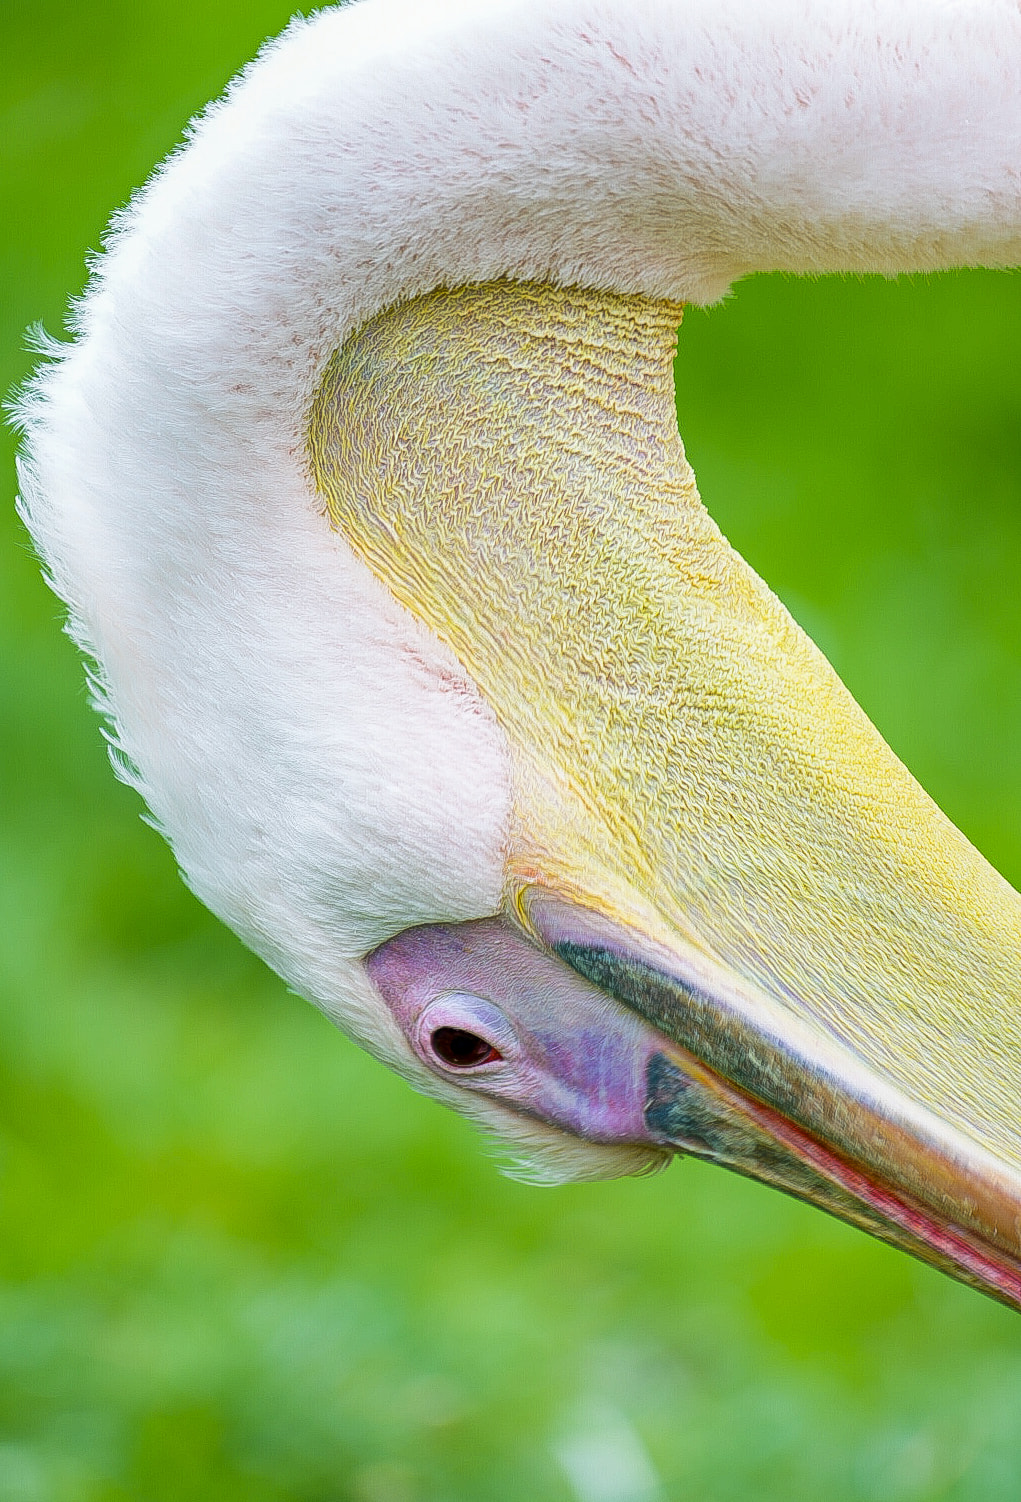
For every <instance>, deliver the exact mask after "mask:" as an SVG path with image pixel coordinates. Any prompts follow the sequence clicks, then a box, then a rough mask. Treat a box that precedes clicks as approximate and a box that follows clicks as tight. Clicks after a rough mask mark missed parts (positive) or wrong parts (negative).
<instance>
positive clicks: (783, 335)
mask: <svg viewBox="0 0 1021 1502" xmlns="http://www.w3.org/2000/svg"><path fill="white" fill-rule="evenodd" d="M287 18H288V8H287V5H286V3H284V4H279V3H275V0H243V3H242V0H212V3H209V0H205V3H202V4H198V3H195V0H179V3H177V4H175V5H173V6H168V5H165V4H162V3H154V0H94V3H91V4H89V5H87V6H83V5H81V4H79V3H66V0H3V3H2V7H0V91H2V92H0V173H2V177H0V183H2V194H3V203H2V207H0V226H2V229H0V238H2V242H3V243H2V249H0V255H2V269H0V299H2V313H0V317H2V338H0V361H2V380H0V384H2V386H3V387H4V388H5V389H9V388H10V387H11V386H12V385H13V384H14V383H16V382H17V381H19V380H20V379H22V378H23V377H24V375H25V373H26V371H27V370H28V368H29V365H30V363H31V360H30V356H29V354H28V353H27V352H26V348H25V344H24V331H25V329H26V327H27V326H28V325H29V324H30V323H32V322H34V321H36V320H39V321H41V322H42V323H43V324H44V325H45V326H46V328H47V329H48V330H50V331H51V332H59V330H60V328H61V323H62V318H63V313H64V308H65V305H66V300H67V298H68V296H69V294H73V293H75V292H76V291H77V290H79V289H80V287H81V285H82V282H83V277H84V258H85V256H86V254H87V253H88V252H89V251H90V250H91V249H95V248H96V247H98V245H99V244H100V240H101V236H102V233H103V227H104V224H105V222H106V220H107V217H108V215H109V213H110V212H111V210H113V209H114V208H116V207H117V206H118V205H120V204H122V203H124V201H125V200H126V198H127V197H128V195H129V193H130V192H131V190H132V188H133V187H134V186H135V185H136V184H137V183H139V182H140V181H141V180H142V179H144V177H145V176H146V174H147V173H148V171H149V170H150V168H151V166H152V165H153V163H154V162H155V161H156V160H157V159H158V158H159V157H160V156H161V155H162V154H163V153H164V152H165V151H167V150H168V149H169V148H170V147H172V146H173V145H174V144H175V143H176V142H177V141H178V140H179V138H180V133H181V128H182V125H183V123H184V121H185V120H186V119H187V117H188V116H189V115H190V114H191V113H193V112H194V111H195V110H196V109H198V108H199V107H200V106H201V105H202V104H203V102H204V101H205V100H206V99H207V98H208V97H209V96H210V95H213V94H215V93H216V92H218V91H219V90H220V88H221V87H222V85H223V84H224V82H225V81H226V80H227V78H228V77H229V76H230V74H231V73H232V72H233V71H234V70H235V69H236V68H237V67H238V66H239V65H240V64H242V63H243V62H244V61H245V60H246V59H247V58H248V57H249V56H250V55H251V54H252V52H253V51H254V50H255V48H256V47H257V46H258V45H259V43H260V42H261V41H262V40H263V38H264V37H265V36H267V35H269V34H272V33H273V32H275V31H277V30H278V29H279V28H280V27H281V26H282V25H283V23H284V22H285V21H286V20H287ZM1019 334H1021V279H1019V278H1017V277H1009V276H1005V275H992V274H981V275H980V274H969V275H966V276H953V277H942V278H938V279H918V280H910V281H900V282H897V283H885V282H880V281H836V280H828V281H824V282H816V283H807V282H806V283H796V282H793V281H784V280H780V279H776V278H772V279H759V280H756V281H752V282H749V283H747V284H745V285H743V286H741V287H740V288H739V289H738V290H737V292H736V293H735V294H734V296H733V297H732V298H731V299H730V300H729V301H728V302H727V303H726V304H725V305H723V306H722V307H720V308H718V309H716V310H714V311H713V312H711V313H708V314H706V313H702V312H691V313H690V314H689V316H688V318H687V320H686V323H685V327H684V329H683V331H682V338H681V357H680V360H679V363H678V399H679V409H680V415H681V424H682V432H683V433H684V434H685V436H686V440H687V443H688V448H689V453H690V455H691V457H692V459H693V461H694V463H695V467H696V470H697V471H698V473H699V475H700V479H701V482H702V488H703V493H704V494H705V495H706V497H707V499H708V502H709V505H710V508H711V509H712V510H713V512H714V514H715V515H716V516H717V518H718V519H719V520H720V521H721V523H722V525H723V527H724V529H725V531H726V532H727V533H728V534H729V536H730V537H731V539H732V540H733V541H734V542H735V544H736V545H737V546H738V547H739V548H740V550H741V551H742V552H743V553H744V554H745V555H746V556H747V557H749V558H750V560H751V561H752V563H753V564H754V565H755V566H756V567H757V568H758V569H759V570H760V571H761V572H762V573H763V574H764V575H765V577H766V578H767V579H768V580H769V581H770V582H771V583H772V584H773V586H774V587H775V588H776V589H777V591H778V592H779V593H780V595H781V596H782V597H783V598H784V599H785V600H786V601H787V603H788V604H789V606H790V608H791V609H792V610H793V612H794V614H795V615H796V616H798V618H799V619H800V620H801V621H802V623H803V624H804V625H805V626H806V627H807V628H808V629H809V630H810V631H811V632H812V634H813V635H814V636H815V637H816V639H817V640H818V641H819V642H820V644H821V645H822V646H823V648H824V649H825V650H826V651H827V652H828V653H829V655H830V656H831V658H832V659H833V661H834V662H835V664H836V666H837V668H838V669H839V671H840V672H841V673H842V674H843V675H844V677H845V678H846V680H847V681H848V683H849V684H850V686H851V688H852V689H853V690H854V692H855V693H856V694H857V695H858V697H859V698H860V699H861V701H862V702H863V703H864V705H865V706H866V708H867V709H868V710H869V712H870V713H871V714H872V716H873V717H874V718H875V720H876V721H877V722H878V724H879V725H880V727H881V728H882V730H883V731H884V733H885V734H886V735H887V737H888V738H889V739H890V741H891V742H892V743H893V745H894V747H895V749H896V750H897V751H898V752H899V753H900V754H901V755H902V756H903V757H904V759H905V760H906V761H907V763H908V764H909V766H911V768H912V769H913V770H914V771H915V773H916V774H917V775H918V776H919V778H920V779H921V780H922V782H923V783H924V784H925V785H926V786H927V787H928V788H929V789H930V791H931V792H932V793H933V794H934V795H935V797H936V798H937V799H938V801H939V802H940V803H941V804H942V805H943V807H944V808H945V809H946V810H947V811H948V812H949V813H950V815H951V816H952V817H953V818H954V819H955V820H956V821H957V822H958V823H960V824H961V825H962V826H963V828H964V829H965V830H966V831H967V832H968V834H969V835H970V836H971V837H972V838H973V839H974V840H975V841H976V842H977V843H978V844H979V846H980V847H981V848H982V849H983V850H984V851H985V852H986V853H987V854H988V855H989V857H990V858H991V859H992V860H993V861H994V862H995V863H996V864H997V865H998V866H999V867H1000V869H1001V870H1002V871H1004V872H1005V874H1006V875H1007V876H1008V877H1010V878H1012V879H1013V880H1014V881H1015V882H1016V881H1018V880H1019V879H1021V652H1019V644H1021V586H1019V580H1018V571H1019V562H1021V494H1019V489H1021V424H1019V415H1021V414H1019V407H1021V360H1019V355H1018V350H1019ZM2 473H3V479H2V487H3V505H2V507H0V526H2V528H3V539H2V547H0V571H2V573H0V579H2V582H0V629H2V632H3V643H4V650H3V655H2V662H0V673H2V677H0V692H2V696H3V698H2V703H3V710H2V724H0V758H2V762H0V766H2V771H0V779H2V810H3V826H2V827H3V835H2V862H3V871H2V877H0V1133H2V1135H0V1502H51V1499H52V1502H127V1499H131V1502H231V1499H235V1498H236V1499H245V1502H248V1499H251V1502H283V1499H288V1502H290V1499H293V1502H341V1499H343V1502H348V1499H350V1502H475V1499H478V1502H497V1499H499V1502H547V1499H548V1502H656V1499H664V1502H665V1499H692V1502H724V1499H756V1502H770V1499H776V1502H798V1499H805V1502H817V1499H819V1498H823V1497H825V1498H827V1499H829V1502H844V1499H848V1502H850V1499H855V1502H859V1499H862V1502H864V1499H876V1502H901V1499H905V1502H906V1499H910V1502H922V1499H925V1502H929V1499H937V1498H939V1499H954V1502H964V1499H973V1502H995V1499H999V1498H1004V1499H1016V1498H1018V1497H1019V1496H1021V1320H1019V1319H1018V1317H1017V1316H1016V1315H1013V1314H1010V1313H1008V1312H1007V1311H1005V1310H1003V1309H1001V1308H999V1307H998V1306H996V1305H994V1304H992V1303H990V1302H988V1301H986V1300H984V1299H983V1298H981V1297H980V1296H978V1295H976V1294H973V1293H971V1292H968V1291H966V1290H964V1289H963V1288H960V1287H958V1286H956V1285H954V1284H951V1283H949V1282H947V1281H945V1280H943V1279H941V1278H940V1277H938V1276H937V1275H936V1274H933V1273H931V1272H929V1271H927V1270H926V1269H924V1268H922V1267H920V1266H917V1265H915V1264H914V1263H912V1262H911V1261H909V1260H908V1259H907V1258H905V1257H903V1256H902V1255H900V1254H897V1253H894V1252H892V1251H889V1250H887V1249H885V1248H883V1247H880V1246H878V1245H877V1244H875V1243H873V1242H870V1241H868V1240H866V1239H865V1238H864V1237H862V1236H860V1235H858V1234H856V1233H854V1232H852V1231H850V1230H847V1229H845V1228H844V1227H842V1226H840V1225H837V1224H835V1223H832V1222H830V1221H828V1220H826V1219H825V1218H824V1217H823V1216H821V1215H819V1214H816V1213H814V1212H812V1211H809V1210H807V1209H805V1208H803V1207H801V1206H798V1205H795V1204H793V1203H789V1202H787V1201H785V1200H783V1199H782V1198H780V1197H779V1196H777V1195H775V1194H772V1193H769V1192H767V1191H765V1190H762V1189H760V1188H758V1187H756V1186H754V1185H751V1184H747V1183H744V1182H741V1181H739V1180H736V1179H733V1178H731V1177H730V1176H728V1175H725V1174H723V1173H721V1172H718V1171H713V1170H708V1169H704V1168H702V1167H701V1166H699V1165H697V1164H695V1163H682V1164H678V1165H675V1166H674V1167H672V1168H671V1169H670V1170H669V1171H668V1172H667V1173H666V1174H664V1175H662V1176H661V1177H660V1178H658V1179H655V1180H651V1181H632V1182H623V1183H615V1184H605V1185H594V1186H592V1185H590V1186H576V1187H571V1188H562V1189H556V1190H550V1189H537V1188H532V1187H527V1186H524V1185H520V1184H516V1183H512V1182H509V1181H508V1180H506V1179H505V1178H502V1177H501V1176H500V1175H499V1173H498V1172H497V1169H496V1167H495V1166H494V1164H493V1162H492V1160H491V1158H490V1157H489V1156H487V1153H486V1151H485V1150H484V1148H483V1147H482V1146H481V1145H480V1143H479V1141H478V1139H477V1138H476V1137H475V1135H474V1134H473V1132H472V1131H471V1130H470V1129H469V1128H467V1127H466V1126H465V1125H464V1124H462V1123H461V1122H459V1121H458V1120H455V1119H454V1118H453V1117H451V1116H448V1115H446V1114H445V1113H444V1112H443V1111H442V1110H441V1109H440V1108H438V1107H436V1106H434V1105H432V1104H430V1103H427V1102H425V1101H422V1100H419V1099H417V1098H416V1097H414V1096H413V1095H412V1094H411V1093H410V1092H409V1091H408V1090H407V1089H406V1087H405V1086H403V1085H402V1084H400V1083H399V1082H398V1081H396V1080H394V1079H391V1078H390V1077H389V1076H388V1075H387V1074H386V1073H385V1072H384V1071H383V1070H382V1069H381V1068H379V1067H378V1066H377V1065H375V1064H374V1063H372V1062H371V1061H369V1060H368V1059H366V1058H364V1057H362V1056H361V1055H360V1054H359V1053H358V1052H357V1051H356V1050H355V1049H354V1048H353V1047H352V1046H351V1045H349V1044H348V1043H347V1042H346V1041H345V1040H343V1039H342V1038H341V1037H340V1036H339V1035H338V1034H336V1033H335V1032H334V1031H333V1030H332V1028H331V1027H330V1026H329V1025H328V1024H327V1023H326V1022H325V1021H324V1020H323V1019H322V1018H321V1017H319V1016H318V1015H317V1014H316V1013H315V1012H313V1011H312V1010H311V1009H310V1008H309V1007H307V1006H306V1005H305V1004H304V1003H302V1002H301V1001H299V1000H297V999H296V998H294V997H292V996H289V995H287V994H286V993H285V991H284V988H283V987H282V985H281V984H280V983H279V982H278V981H277V980H276V979H275V978H274V977H273V976H272V975H270V974H268V973H267V972H266V971H265V970H264V969H263V968H262V967H261V965H260V964H259V963H258V962H257V961H255V960H254V959H252V958H251V957H250V956H248V955H247V954H246V953H245V952H244V951H243V950H242V948H241V947H240V945H239V944H238V943H237V942H236V941H235V940H234V939H233V938H232V936H231V935H230V934H228V933H226V932H225V931H224V930H223V929H222V928H220V927H219V926H218V925H217V924H216V923H215V922H214V921H213V920H212V919H211V918H210V917H209V916H207V914H206V913H205V912H204V911H203V910H202V909H201V908H200V907H199V905H198V904H197V903H196V902H195V901H194V900H193V899H192V898H191V897H190V896H189V894H188V893H187V892H186V891H185V889H184V888H183V886H182V885H181V884H180V882H179V881H178V879H177V877H176V875H175V871H174V868H173V863H172V861H171V859H170V856H169V854H168V852H167V851H166V849H165V848H164V847H163V845H162V844H161V843H160V841H159V840H158V839H157V837H156V836H155V835H154V834H153V833H152V832H151V831H149V830H148V829H147V828H146V827H145V826H144V825H143V824H142V822H141V820H140V818H139V813H140V809H139V806H138V802H137V800H136V798H135V796H134V795H133V794H132V793H130V792H129V791H128V790H126V789H125V788H123V787H121V786H119V785H118V784H116V783H115V782H114V780H113V778H112V777H111V775H110V772H109V769H108V766H107V764H106V759H105V755H104V748H103V743H102V740H101V737H100V733H99V726H98V723H97V721H96V720H95V718H94V717H93V716H92V714H91V713H90V711H89V710H88V708H87V706H86V697H85V690H84V686H83V679H82V673H81V669H80V666H79V664H78V663H77V662H76V660H75V658H74V655H73V653H72V651H71V649H70V647H69V646H68V644H67V643H66V642H65V641H64V640H63V639H62V638H61V636H60V631H59V625H60V610H59V607H58V605H57V603H56V602H55V601H54V599H53V598H52V597H51V596H50V595H49V594H48V593H47V592H46V590H45V588H44V586H43V585H42V583H41V581H40V578H39V574H38V569H37V568H36V566H35V564H34V562H33V559H32V556H31V552H30V549H29V546H28V543H27V540H26V537H25V535H24V533H23V531H22V530H21V529H20V527H19V525H18V523H17V522H16V520H15V518H14V515H13V495H14V487H15V482H14V474H13V442H12V440H11V439H10V437H9V436H5V437H4V439H3V470H2Z"/></svg>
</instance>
